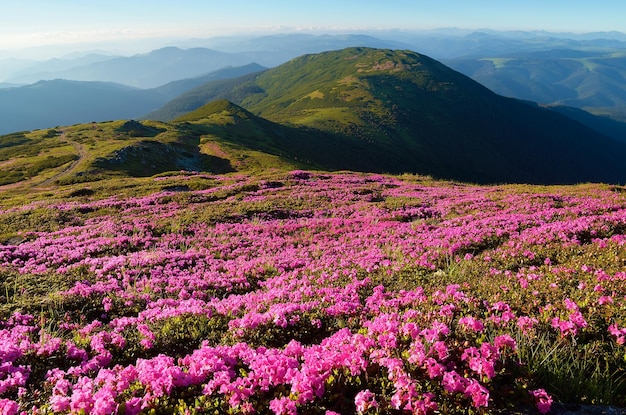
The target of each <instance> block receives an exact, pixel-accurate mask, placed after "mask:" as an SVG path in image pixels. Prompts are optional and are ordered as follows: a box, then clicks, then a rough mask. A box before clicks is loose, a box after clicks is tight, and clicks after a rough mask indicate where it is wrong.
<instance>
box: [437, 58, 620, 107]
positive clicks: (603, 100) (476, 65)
mask: <svg viewBox="0 0 626 415" xmlns="http://www.w3.org/2000/svg"><path fill="white" fill-rule="evenodd" d="M446 64H448V65H449V66H451V67H452V68H454V69H456V70H458V71H460V72H462V73H464V74H465V75H468V76H470V77H471V78H472V79H474V80H476V81H478V82H480V83H481V84H483V85H485V86H487V87H488V88H490V89H491V90H493V91H495V92H497V93H498V94H501V95H505V96H511V97H516V98H520V99H526V100H530V101H535V102H539V103H543V104H551V105H565V106H571V107H578V108H584V109H587V110H590V111H593V112H595V113H610V114H620V113H624V114H626V49H625V50H624V51H623V52H596V51H577V50H567V49H566V50H552V51H546V52H527V53H517V54H505V55H501V56H498V57H481V58H472V59H456V60H449V61H446Z"/></svg>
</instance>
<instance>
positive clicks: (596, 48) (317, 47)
mask: <svg viewBox="0 0 626 415" xmlns="http://www.w3.org/2000/svg"><path fill="white" fill-rule="evenodd" d="M366 33H369V34H337V35H312V34H282V35H271V36H257V37H236V36H232V37H221V38H212V39H195V40H189V41H185V42H179V43H178V47H166V48H162V49H158V50H154V51H152V52H149V53H143V54H137V55H134V56H129V57H121V56H114V55H111V54H107V53H106V52H103V51H97V52H94V53H88V54H84V55H73V56H71V57H66V58H62V59H61V58H59V59H52V60H48V61H45V62H28V61H26V60H23V59H2V60H0V81H2V82H1V83H0V101H1V100H2V96H6V94H5V92H6V91H5V90H6V88H9V87H17V86H22V85H28V84H33V83H37V82H39V81H40V80H49V81H54V80H58V79H66V80H74V81H93V82H106V83H107V85H109V86H111V87H112V88H113V89H116V92H115V93H119V92H120V89H119V88H118V87H114V86H112V85H110V83H117V84H122V85H127V86H133V87H135V88H142V89H147V90H152V89H155V88H158V87H160V86H163V85H165V84H167V83H170V82H174V81H179V80H182V79H193V78H197V77H199V76H201V75H204V74H207V73H211V72H213V71H216V70H218V69H221V68H223V67H229V66H230V67H237V66H243V65H248V64H252V63H257V64H260V65H262V66H265V67H273V66H277V65H280V64H282V63H284V62H286V61H288V60H290V59H293V58H295V57H297V56H301V55H304V54H312V53H319V52H323V51H330V50H340V49H343V48H345V47H354V46H360V47H374V48H385V49H398V50H412V51H416V52H419V53H424V54H426V55H429V56H432V57H434V58H436V59H440V60H442V62H443V63H445V64H446V65H448V66H450V67H452V68H453V69H456V70H458V71H460V72H462V73H464V74H465V75H468V76H470V77H471V78H472V79H474V80H477V81H478V82H480V83H482V84H483V85H485V86H487V87H488V88H490V89H492V90H494V91H495V92H497V93H499V94H501V95H505V96H510V97H515V98H519V99H525V100H531V101H535V102H539V103H541V104H545V105H553V106H573V107H577V108H583V109H585V110H587V111H591V112H593V113H594V114H597V115H606V116H610V117H613V118H617V119H621V120H625V121H626V86H625V85H626V82H625V80H626V54H625V53H624V52H623V51H624V50H626V35H624V34H621V33H596V34H586V35H577V34H557V33H544V32H495V31H487V30H485V31H477V32H476V31H474V32H470V31H460V30H434V31H428V32H404V31H392V32H383V31H381V32H366ZM52 85H53V84H45V86H46V87H45V88H44V87H42V85H39V86H38V87H37V91H38V94H35V93H34V92H33V91H32V88H31V90H30V92H28V101H29V102H30V103H31V105H32V107H33V110H32V111H29V108H28V106H27V105H26V106H24V105H22V102H23V101H24V99H23V98H20V96H21V94H26V91H27V90H28V89H23V90H22V91H21V92H20V93H18V92H16V91H12V92H11V93H10V95H11V97H15V100H16V105H15V106H14V108H13V109H12V110H11V111H10V116H9V113H6V114H0V133H1V132H7V131H11V130H10V128H14V127H13V126H15V125H19V126H20V128H21V129H34V128H42V127H43V126H49V125H50V124H52V125H56V124H59V123H64V122H65V120H69V121H74V122H84V121H86V120H85V119H84V118H80V117H77V116H73V115H72V114H77V113H76V112H75V111H74V105H72V103H71V101H69V100H68V99H67V98H65V99H64V105H62V106H59V108H56V110H55V114H57V115H60V116H61V118H60V120H58V121H55V120H52V119H51V118H52V117H51V116H50V117H45V120H43V119H42V117H43V116H44V115H45V111H43V110H39V109H38V107H40V106H44V107H45V105H46V104H45V102H53V101H54V100H55V99H56V96H55V95H54V94H53V95H50V96H46V95H45V93H46V92H47V91H49V90H51V93H53V92H54V91H56V90H57V89H55V88H51V87H52ZM71 85H72V87H73V88H74V89H73V91H74V92H73V95H72V97H73V98H72V99H75V100H76V102H77V105H80V106H83V107H84V106H89V103H90V99H94V97H93V95H91V94H92V93H93V85H92V86H87V85H85V86H84V89H83V90H84V94H87V95H86V96H80V93H79V92H78V91H79V89H80V88H79V86H78V85H79V84H76V83H73V84H71ZM195 85H199V84H195ZM195 85H194V86H195ZM104 87H105V85H104V84H100V85H99V88H100V89H102V88H104ZM153 92H154V91H151V92H146V93H137V92H136V91H135V92H133V93H131V95H133V97H132V98H130V100H129V102H134V103H135V104H137V107H136V110H135V111H130V110H129V111H124V112H123V114H125V115H126V118H131V117H135V116H136V114H145V113H146V112H149V111H151V110H154V109H156V108H159V107H160V106H161V105H162V104H163V101H162V97H163V94H158V93H157V94H154V93H153ZM182 92H184V89H180V90H179V93H182ZM111 93H113V92H111ZM126 93H127V92H124V94H126ZM134 95H140V96H142V97H141V99H139V98H135V97H134ZM150 96H152V97H154V98H147V97H150ZM173 97H174V95H171V94H170V95H168V96H167V98H168V99H170V98H173ZM197 98H198V99H200V98H202V97H200V96H199V97H197ZM120 99H124V98H122V97H120ZM79 102H80V104H78V103H79ZM204 102H206V101H204ZM0 105H3V104H1V103H0ZM4 105H5V107H6V105H10V104H4ZM122 107H124V105H122ZM64 108H65V112H64V111H63V109H64ZM97 108H101V109H102V110H103V112H101V113H98V112H97V110H96V109H97ZM106 108H107V107H106V105H96V106H94V107H93V108H92V110H91V111H88V110H87V109H86V108H82V109H81V111H82V113H85V114H88V115H90V117H89V118H91V119H94V120H103V119H111V118H112V116H115V115H119V114H121V112H120V111H117V112H111V111H107V110H106ZM179 110H180V112H181V113H183V112H185V111H188V110H189V109H188V108H180V109H179ZM20 111H21V112H20ZM34 114H39V115H36V116H34V117H33V115H34ZM50 115H52V113H50ZM570 115H571V113H570ZM28 119H32V123H28V122H26V120H28ZM18 120H20V122H19V123H18V122H17V121H18ZM22 121H23V122H22ZM10 125H11V126H10Z"/></svg>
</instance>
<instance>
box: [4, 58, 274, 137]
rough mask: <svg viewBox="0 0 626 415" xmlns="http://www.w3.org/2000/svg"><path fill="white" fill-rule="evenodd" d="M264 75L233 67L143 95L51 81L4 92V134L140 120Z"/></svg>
mask: <svg viewBox="0 0 626 415" xmlns="http://www.w3.org/2000/svg"><path fill="white" fill-rule="evenodd" d="M262 69H264V68H263V67H262V66H259V65H257V64H250V65H246V66H242V67H228V68H222V69H219V70H217V71H213V72H210V73H208V74H205V75H203V76H200V77H197V78H191V79H185V80H180V81H175V82H171V83H168V84H165V85H162V86H160V87H157V88H152V89H139V88H135V87H130V86H126V85H121V84H116V83H110V82H87V81H68V80H58V79H57V80H51V81H39V82H37V83H35V84H32V85H27V86H21V87H17V88H9V89H0V134H4V133H9V132H14V131H22V130H34V129H42V128H50V127H54V126H56V125H69V124H76V123H85V122H91V121H107V120H113V119H131V118H137V117H139V116H140V115H142V114H145V113H147V112H150V111H152V110H154V109H156V108H158V107H160V106H162V105H163V104H165V103H166V102H167V101H169V100H171V99H172V98H174V97H176V96H178V95H180V94H182V93H183V92H185V91H187V90H188V89H191V88H193V87H195V86H196V85H200V84H204V83H206V82H209V81H214V80H218V79H226V78H232V77H239V76H242V75H245V74H247V73H251V72H256V71H259V70H262Z"/></svg>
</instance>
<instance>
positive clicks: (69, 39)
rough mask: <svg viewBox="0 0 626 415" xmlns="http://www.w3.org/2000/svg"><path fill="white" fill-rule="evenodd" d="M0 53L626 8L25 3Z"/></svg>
mask: <svg viewBox="0 0 626 415" xmlns="http://www.w3.org/2000/svg"><path fill="white" fill-rule="evenodd" d="M3 3H4V4H2V9H1V12H0V50H1V49H5V50H7V49H19V48H23V47H32V46H45V45H51V44H65V43H75V44H82V45H88V44H95V43H96V42H101V43H103V42H115V41H120V40H122V39H125V40H126V41H130V40H134V39H148V38H157V37H159V38H174V37H175V38H189V37H212V36H219V35H229V34H236V33H250V32H255V33H264V32H280V31H284V32H290V31H291V32H293V31H297V30H299V31H352V32H354V31H358V30H364V29H433V28H441V27H446V28H449V27H457V28H462V29H479V28H489V29H496V30H548V31H571V32H576V33H582V32H591V31H614V30H615V31H621V32H626V19H624V16H626V1H624V0H594V1H589V0H428V1H423V0H383V1H374V0H306V1H302V0H218V1H213V0H172V1H170V0H168V1H165V0H20V1H6V2H3Z"/></svg>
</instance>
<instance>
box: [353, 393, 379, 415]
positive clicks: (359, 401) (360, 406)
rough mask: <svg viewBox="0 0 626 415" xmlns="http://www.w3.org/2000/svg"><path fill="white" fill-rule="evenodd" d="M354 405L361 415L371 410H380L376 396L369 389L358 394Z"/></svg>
mask: <svg viewBox="0 0 626 415" xmlns="http://www.w3.org/2000/svg"><path fill="white" fill-rule="evenodd" d="M354 404H355V405H356V411H357V412H358V413H359V414H364V413H366V412H367V411H369V409H370V408H378V402H376V396H375V395H374V394H373V393H372V392H371V391H370V390H369V389H365V390H362V391H360V392H359V393H357V394H356V396H355V397H354Z"/></svg>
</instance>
